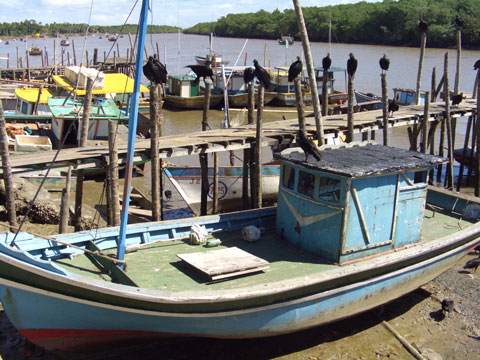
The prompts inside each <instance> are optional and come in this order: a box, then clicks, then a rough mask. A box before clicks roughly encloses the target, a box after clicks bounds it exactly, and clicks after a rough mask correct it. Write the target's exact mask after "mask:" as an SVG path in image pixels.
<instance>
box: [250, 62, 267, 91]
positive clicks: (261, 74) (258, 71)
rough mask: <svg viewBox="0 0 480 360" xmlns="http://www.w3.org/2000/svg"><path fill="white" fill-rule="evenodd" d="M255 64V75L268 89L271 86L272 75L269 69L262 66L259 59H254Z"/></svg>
mask: <svg viewBox="0 0 480 360" xmlns="http://www.w3.org/2000/svg"><path fill="white" fill-rule="evenodd" d="M253 65H254V66H255V76H256V77H257V79H258V81H260V84H262V86H263V87H264V88H265V89H268V88H269V87H270V75H269V74H268V72H267V70H265V69H264V68H263V67H261V66H260V65H259V64H258V61H257V60H253Z"/></svg>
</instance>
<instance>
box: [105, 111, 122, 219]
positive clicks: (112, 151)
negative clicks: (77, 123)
mask: <svg viewBox="0 0 480 360" xmlns="http://www.w3.org/2000/svg"><path fill="white" fill-rule="evenodd" d="M117 127H118V122H117V121H114V120H112V119H109V120H108V151H109V162H108V173H109V183H108V189H107V194H108V197H109V200H108V204H109V207H110V210H109V211H110V214H111V219H110V221H111V223H110V224H109V225H111V226H119V225H120V202H119V195H118V149H117V141H116V140H117V139H116V135H117Z"/></svg>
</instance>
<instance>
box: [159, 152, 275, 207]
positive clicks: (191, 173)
mask: <svg viewBox="0 0 480 360" xmlns="http://www.w3.org/2000/svg"><path fill="white" fill-rule="evenodd" d="M164 171H165V174H166V175H167V177H168V179H169V180H170V181H171V182H172V184H173V185H174V186H175V188H176V189H177V191H178V192H179V193H180V195H181V196H182V198H183V199H184V200H185V202H186V203H187V205H188V207H189V208H190V209H191V210H192V211H193V212H194V213H195V214H200V190H201V189H200V188H201V187H200V184H201V173H202V172H201V169H200V167H198V166H197V167H190V166H187V167H180V166H171V167H166V168H165V169H164ZM242 177H243V166H220V167H219V168H218V184H219V185H218V194H219V196H218V200H219V201H218V205H219V210H220V211H227V210H234V209H239V208H241V206H242ZM279 178H280V168H279V164H278V162H275V161H274V162H271V163H266V164H263V166H262V193H263V200H264V202H265V204H270V205H271V204H273V203H274V202H275V201H276V200H277V196H278V181H279ZM208 179H209V183H210V185H209V186H210V190H209V193H208V197H209V198H208V203H207V208H208V210H209V211H210V210H211V209H212V206H213V168H209V169H208Z"/></svg>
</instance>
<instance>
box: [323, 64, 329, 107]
mask: <svg viewBox="0 0 480 360" xmlns="http://www.w3.org/2000/svg"><path fill="white" fill-rule="evenodd" d="M327 115H328V70H325V69H323V77H322V116H327Z"/></svg>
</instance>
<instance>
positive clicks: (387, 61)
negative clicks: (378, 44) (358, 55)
mask: <svg viewBox="0 0 480 360" xmlns="http://www.w3.org/2000/svg"><path fill="white" fill-rule="evenodd" d="M378 63H379V64H380V67H381V68H382V73H383V72H384V71H387V70H388V68H389V67H390V59H387V55H386V54H383V57H381V58H380V61H379V62H378Z"/></svg>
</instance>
